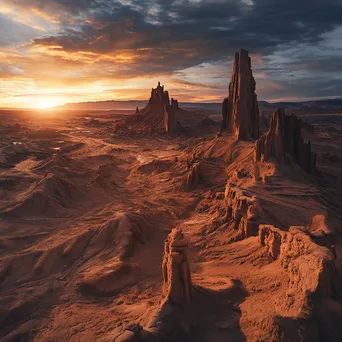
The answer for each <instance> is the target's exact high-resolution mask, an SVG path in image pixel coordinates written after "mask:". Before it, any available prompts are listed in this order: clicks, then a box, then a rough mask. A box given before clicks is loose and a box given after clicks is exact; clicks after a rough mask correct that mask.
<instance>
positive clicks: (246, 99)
mask: <svg viewBox="0 0 342 342" xmlns="http://www.w3.org/2000/svg"><path fill="white" fill-rule="evenodd" d="M255 88H256V83H255V79H254V77H253V72H252V66H251V58H250V57H249V55H248V51H247V50H244V49H241V52H240V53H238V52H236V53H235V60H234V66H233V73H232V78H231V82H230V84H229V95H228V97H227V98H225V99H224V101H223V104H222V125H221V132H225V131H226V132H230V133H234V134H235V136H236V137H237V138H238V139H241V140H246V139H258V138H259V106H258V101H257V95H256V93H255Z"/></svg>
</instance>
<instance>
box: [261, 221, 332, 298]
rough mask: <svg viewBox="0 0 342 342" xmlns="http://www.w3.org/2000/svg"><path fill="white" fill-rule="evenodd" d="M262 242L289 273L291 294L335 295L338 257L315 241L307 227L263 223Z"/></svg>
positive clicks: (303, 295) (273, 257) (272, 256)
mask: <svg viewBox="0 0 342 342" xmlns="http://www.w3.org/2000/svg"><path fill="white" fill-rule="evenodd" d="M259 242H260V244H261V246H264V247H265V248H266V250H267V253H268V254H269V255H270V257H271V258H272V259H274V260H277V259H278V260H279V261H280V264H281V266H282V267H283V268H284V269H286V270H287V272H288V274H289V280H290V282H289V293H290V292H292V293H296V295H297V296H298V292H299V294H300V295H302V297H303V298H305V297H307V296H308V295H309V294H317V295H320V296H323V297H330V298H331V297H332V296H333V293H334V284H337V282H336V279H337V278H336V277H337V273H336V269H335V258H334V255H333V253H332V252H331V251H330V250H329V249H328V248H326V247H323V246H319V245H317V244H315V243H314V242H313V241H312V240H311V238H310V237H309V235H308V234H307V233H306V230H305V228H304V227H290V229H289V231H288V232H285V231H281V230H280V229H278V228H275V227H274V226H271V225H260V227H259Z"/></svg>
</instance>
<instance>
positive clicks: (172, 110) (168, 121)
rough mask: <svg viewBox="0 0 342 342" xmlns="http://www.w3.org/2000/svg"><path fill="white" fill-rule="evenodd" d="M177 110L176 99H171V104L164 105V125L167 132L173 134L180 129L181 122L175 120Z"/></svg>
mask: <svg viewBox="0 0 342 342" xmlns="http://www.w3.org/2000/svg"><path fill="white" fill-rule="evenodd" d="M178 111H179V107H178V101H177V100H174V99H171V104H166V105H164V127H165V131H166V133H168V134H175V133H177V132H180V131H181V129H182V126H181V124H180V123H179V121H178V120H177V112H178Z"/></svg>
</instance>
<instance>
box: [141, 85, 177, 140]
mask: <svg viewBox="0 0 342 342" xmlns="http://www.w3.org/2000/svg"><path fill="white" fill-rule="evenodd" d="M178 111H179V106H178V101H177V100H174V99H173V98H172V99H171V101H170V97H169V92H168V91H166V90H164V86H161V85H160V82H158V86H157V87H156V88H152V91H151V97H150V100H149V103H148V105H147V107H146V108H144V109H143V110H141V111H140V112H139V113H137V114H138V115H137V118H138V121H140V120H142V121H145V120H146V119H147V120H149V121H150V124H152V125H153V126H158V127H160V128H163V129H164V130H165V132H166V133H168V134H175V133H177V132H179V131H180V130H181V125H180V123H179V121H178V120H177V116H178Z"/></svg>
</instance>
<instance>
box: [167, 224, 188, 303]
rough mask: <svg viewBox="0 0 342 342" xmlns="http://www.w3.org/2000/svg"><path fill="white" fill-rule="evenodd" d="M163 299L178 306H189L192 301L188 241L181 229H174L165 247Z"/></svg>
mask: <svg viewBox="0 0 342 342" xmlns="http://www.w3.org/2000/svg"><path fill="white" fill-rule="evenodd" d="M162 270H163V280H164V283H163V297H164V298H165V299H166V300H168V301H170V302H171V303H172V304H174V305H176V306H180V307H183V306H187V305H189V304H190V299H191V288H192V283H191V274H190V267H189V261H188V241H187V239H186V238H185V237H184V234H183V232H182V230H181V229H177V228H176V229H173V230H172V232H171V233H170V234H169V236H168V238H167V240H166V241H165V245H164V259H163V265H162Z"/></svg>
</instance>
